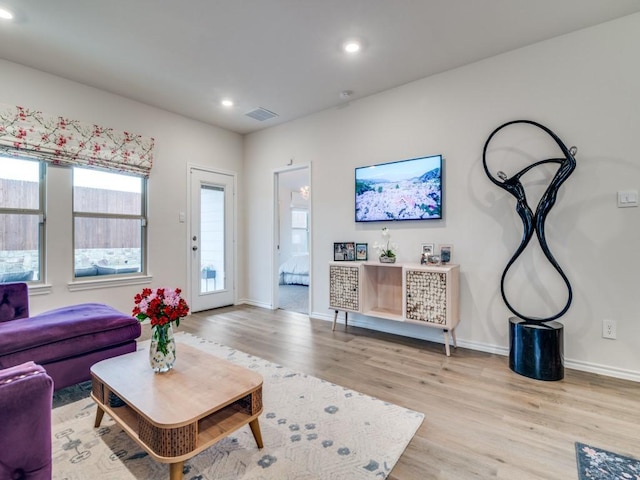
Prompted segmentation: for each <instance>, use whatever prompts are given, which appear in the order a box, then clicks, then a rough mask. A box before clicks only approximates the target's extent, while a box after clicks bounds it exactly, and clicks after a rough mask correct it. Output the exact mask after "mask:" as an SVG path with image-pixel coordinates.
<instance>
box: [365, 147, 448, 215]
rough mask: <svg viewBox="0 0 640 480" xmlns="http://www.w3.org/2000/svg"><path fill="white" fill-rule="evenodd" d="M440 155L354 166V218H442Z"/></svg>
mask: <svg viewBox="0 0 640 480" xmlns="http://www.w3.org/2000/svg"><path fill="white" fill-rule="evenodd" d="M441 172H442V155H433V156H429V157H421V158H413V159H410V160H401V161H398V162H392V163H383V164H380V165H371V166H367V167H358V168H356V187H355V188H356V205H355V207H356V222H379V221H384V220H431V219H440V218H442V173H441Z"/></svg>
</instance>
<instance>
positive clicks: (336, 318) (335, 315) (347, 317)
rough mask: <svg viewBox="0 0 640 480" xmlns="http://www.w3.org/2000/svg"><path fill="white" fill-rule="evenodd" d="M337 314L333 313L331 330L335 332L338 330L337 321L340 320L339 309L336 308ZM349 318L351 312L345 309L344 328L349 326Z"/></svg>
mask: <svg viewBox="0 0 640 480" xmlns="http://www.w3.org/2000/svg"><path fill="white" fill-rule="evenodd" d="M335 312H336V313H335V314H334V315H333V327H331V331H332V332H335V331H336V322H337V320H338V310H335ZM348 319H349V312H347V311H345V312H344V328H345V329H346V328H347V321H348Z"/></svg>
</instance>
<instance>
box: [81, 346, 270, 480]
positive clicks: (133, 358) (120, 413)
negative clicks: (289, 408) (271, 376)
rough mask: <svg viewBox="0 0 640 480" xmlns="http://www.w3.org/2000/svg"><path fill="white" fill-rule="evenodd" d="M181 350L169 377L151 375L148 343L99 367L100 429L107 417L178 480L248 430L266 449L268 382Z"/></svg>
mask: <svg viewBox="0 0 640 480" xmlns="http://www.w3.org/2000/svg"><path fill="white" fill-rule="evenodd" d="M140 345H144V343H142V344H140ZM176 350H177V361H176V364H175V367H174V368H173V369H172V370H170V371H169V372H167V373H162V374H157V373H154V372H153V370H151V367H150V366H149V348H148V343H147V348H143V349H141V350H138V351H137V352H134V353H129V354H126V355H121V356H119V357H114V358H110V359H108V360H103V361H101V362H98V363H96V364H95V365H94V366H93V367H91V377H92V383H93V388H92V393H91V397H92V398H93V399H94V400H95V401H96V403H97V404H98V410H97V412H96V421H95V427H99V426H100V422H101V421H102V417H103V415H104V412H107V413H108V414H109V415H110V416H111V417H112V418H113V419H114V420H115V422H116V423H117V424H118V425H120V427H122V429H123V430H124V431H125V432H126V433H127V434H128V435H129V436H130V437H131V438H132V439H133V440H135V441H136V442H137V443H138V444H139V445H140V446H141V447H142V448H144V449H145V450H146V451H147V452H148V453H149V455H150V456H151V457H152V458H154V459H155V460H156V461H158V462H162V463H169V464H170V468H169V471H170V479H171V480H179V479H181V478H182V467H183V464H184V461H185V460H188V459H189V458H191V457H193V456H194V455H196V454H198V453H200V452H201V451H203V450H204V449H206V448H208V447H210V446H211V445H213V444H214V443H216V442H218V441H219V440H221V439H222V438H224V437H226V436H227V435H229V434H230V433H232V432H233V431H235V430H237V429H238V428H240V427H242V426H244V425H246V424H247V423H248V424H249V426H250V427H251V432H252V433H253V436H254V438H255V439H256V443H257V444H258V448H262V434H261V433H260V425H259V424H258V416H259V415H260V414H261V413H262V377H261V376H260V375H259V374H257V373H255V372H252V371H251V370H247V369H246V368H243V367H240V366H238V365H236V364H233V363H231V362H228V361H226V360H223V359H221V358H218V357H215V356H213V355H210V354H208V353H205V352H203V351H201V350H198V349H196V348H193V347H190V346H189V345H185V344H183V343H180V342H179V340H178V345H177V348H176ZM109 393H113V394H115V395H117V397H118V398H119V399H120V400H121V402H115V403H114V402H110V401H109ZM116 400H117V399H116ZM118 403H120V404H122V403H124V405H122V406H111V404H113V405H116V404H118Z"/></svg>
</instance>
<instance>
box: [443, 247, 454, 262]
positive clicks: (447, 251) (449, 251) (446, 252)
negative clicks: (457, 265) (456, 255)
mask: <svg viewBox="0 0 640 480" xmlns="http://www.w3.org/2000/svg"><path fill="white" fill-rule="evenodd" d="M452 255H453V245H440V262H441V263H442V264H443V265H444V264H447V263H451V256H452Z"/></svg>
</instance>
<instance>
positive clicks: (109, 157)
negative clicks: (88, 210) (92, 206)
mask: <svg viewBox="0 0 640 480" xmlns="http://www.w3.org/2000/svg"><path fill="white" fill-rule="evenodd" d="M153 146H154V139H153V138H151V137H143V136H141V135H135V134H132V133H129V132H118V131H116V130H114V129H112V128H105V127H100V126H98V125H91V124H88V123H83V122H80V121H78V120H70V119H67V118H63V117H52V116H47V115H45V114H43V113H42V112H39V111H37V110H30V109H28V108H23V107H11V106H6V105H1V104H0V153H2V154H5V155H12V156H20V157H23V158H37V159H40V160H45V161H47V162H51V163H54V164H57V165H74V166H85V167H86V166H90V167H95V168H101V169H107V170H112V171H113V170H115V171H119V172H127V173H133V174H136V175H142V176H145V177H148V176H149V172H150V171H151V166H152V164H153Z"/></svg>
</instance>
